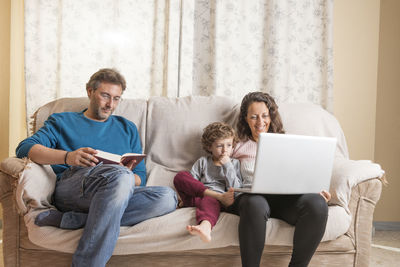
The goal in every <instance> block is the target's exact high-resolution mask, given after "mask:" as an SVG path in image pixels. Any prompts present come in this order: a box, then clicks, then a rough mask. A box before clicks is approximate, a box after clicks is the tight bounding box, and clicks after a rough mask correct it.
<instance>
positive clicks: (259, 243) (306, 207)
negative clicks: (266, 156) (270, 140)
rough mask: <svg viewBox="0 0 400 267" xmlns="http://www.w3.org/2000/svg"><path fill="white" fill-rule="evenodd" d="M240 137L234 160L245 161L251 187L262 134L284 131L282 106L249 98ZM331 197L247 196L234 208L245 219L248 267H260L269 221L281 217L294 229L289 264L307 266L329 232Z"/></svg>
mask: <svg viewBox="0 0 400 267" xmlns="http://www.w3.org/2000/svg"><path fill="white" fill-rule="evenodd" d="M237 127H238V135H239V138H240V140H241V142H240V143H239V144H238V145H237V146H236V148H235V150H234V152H233V157H234V158H237V159H239V160H240V162H241V173H242V177H243V184H250V183H251V180H252V175H253V171H254V162H255V156H256V151H257V141H258V136H259V134H260V133H263V132H270V133H281V134H283V133H284V130H283V125H282V121H281V118H280V115H279V112H278V106H277V105H276V103H275V101H274V99H273V98H272V97H271V96H270V95H268V94H267V93H262V92H253V93H249V94H247V95H246V96H245V97H244V98H243V100H242V104H241V107H240V114H239V120H238V125H237ZM329 199H330V194H329V193H328V192H326V191H323V192H321V193H320V194H302V195H256V194H243V195H241V196H240V197H239V198H237V199H236V201H235V203H234V204H233V205H232V206H231V207H232V208H231V210H230V211H231V212H232V213H234V214H237V215H239V216H240V222H239V243H240V254H241V258H242V265H243V266H259V265H260V260H261V255H262V252H263V249H264V244H265V233H266V221H267V220H268V219H269V218H270V217H272V218H278V219H281V220H284V221H285V222H287V223H289V224H291V225H294V226H295V231H294V237H293V252H292V258H291V261H290V263H289V266H307V265H308V263H309V262H310V260H311V257H312V256H313V254H314V252H315V250H316V249H317V247H318V244H319V243H320V241H321V239H322V236H323V235H324V232H325V226H326V221H327V218H328V205H327V203H326V202H327V201H329Z"/></svg>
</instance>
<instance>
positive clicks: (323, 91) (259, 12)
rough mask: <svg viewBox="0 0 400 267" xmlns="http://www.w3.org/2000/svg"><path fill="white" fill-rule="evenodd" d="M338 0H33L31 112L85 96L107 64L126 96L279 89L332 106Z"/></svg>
mask: <svg viewBox="0 0 400 267" xmlns="http://www.w3.org/2000/svg"><path fill="white" fill-rule="evenodd" d="M332 10H333V0H301V1H297V0H286V1H282V0H254V1H248V0H236V1H224V0H153V1H150V0H147V1H141V0H101V1H99V0H97V1H96V0H80V1H74V0H59V1H53V0H29V1H25V76H26V77H25V78H26V98H27V99H26V103H27V112H28V114H27V115H28V116H27V117H28V118H29V117H30V115H32V114H33V113H34V111H35V110H36V109H37V108H38V107H40V106H41V105H43V104H45V103H47V102H49V101H51V100H54V99H57V98H60V97H77V96H86V91H85V84H86V82H87V81H88V79H89V77H90V75H91V74H93V73H94V72H95V71H97V70H98V69H100V68H104V67H113V68H116V69H118V70H119V71H120V72H121V73H122V74H123V75H124V76H125V78H126V80H127V90H126V92H125V93H124V96H123V97H125V98H148V97H150V96H169V97H175V96H186V95H227V96H231V97H233V98H235V99H237V100H238V101H239V100H240V99H241V98H242V97H243V96H244V95H245V94H246V93H247V92H249V91H255V90H262V91H265V92H269V93H271V94H272V95H273V96H275V98H276V99H277V101H278V103H279V102H312V103H316V104H320V105H321V106H323V107H324V108H326V109H328V110H330V111H332V106H333V100H332V90H333V86H332V81H333V69H332V66H333V62H332V18H333V14H332Z"/></svg>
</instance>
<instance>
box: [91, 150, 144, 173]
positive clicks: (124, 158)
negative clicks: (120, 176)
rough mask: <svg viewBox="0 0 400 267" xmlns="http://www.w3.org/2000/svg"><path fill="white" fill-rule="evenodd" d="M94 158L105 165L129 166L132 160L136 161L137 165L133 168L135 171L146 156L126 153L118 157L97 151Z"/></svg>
mask: <svg viewBox="0 0 400 267" xmlns="http://www.w3.org/2000/svg"><path fill="white" fill-rule="evenodd" d="M94 156H95V157H96V158H97V159H98V160H99V162H103V164H119V163H122V165H127V164H128V163H129V162H130V161H131V160H136V163H135V164H134V165H133V167H132V169H134V168H135V167H136V166H137V165H138V164H139V163H140V162H141V161H142V159H144V158H145V157H146V154H137V153H125V154H123V155H117V154H113V153H109V152H104V151H101V150H97V154H95V155H94Z"/></svg>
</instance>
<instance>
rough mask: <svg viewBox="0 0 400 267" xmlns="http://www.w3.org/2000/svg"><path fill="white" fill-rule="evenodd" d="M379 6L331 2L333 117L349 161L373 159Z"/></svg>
mask: <svg viewBox="0 0 400 267" xmlns="http://www.w3.org/2000/svg"><path fill="white" fill-rule="evenodd" d="M379 5H380V4H379V0H351V1H348V0H336V1H335V2H334V18H333V19H334V36H333V39H334V42H333V54H334V114H335V116H336V117H337V118H338V120H339V122H340V124H341V126H342V128H343V131H344V133H345V136H346V139H347V145H348V147H349V152H350V158H352V159H371V160H373V159H374V144H375V111H376V110H375V106H376V93H377V86H376V85H377V75H378V74H377V70H378V43H379Z"/></svg>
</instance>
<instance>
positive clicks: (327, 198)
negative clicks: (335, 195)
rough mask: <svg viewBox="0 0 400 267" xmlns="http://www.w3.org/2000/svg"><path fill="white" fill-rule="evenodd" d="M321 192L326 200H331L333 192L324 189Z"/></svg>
mask: <svg viewBox="0 0 400 267" xmlns="http://www.w3.org/2000/svg"><path fill="white" fill-rule="evenodd" d="M319 194H320V195H321V196H322V197H323V198H324V199H325V201H326V202H328V201H329V200H331V193H329V192H328V191H325V190H322V191H321V192H320V193H319Z"/></svg>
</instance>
